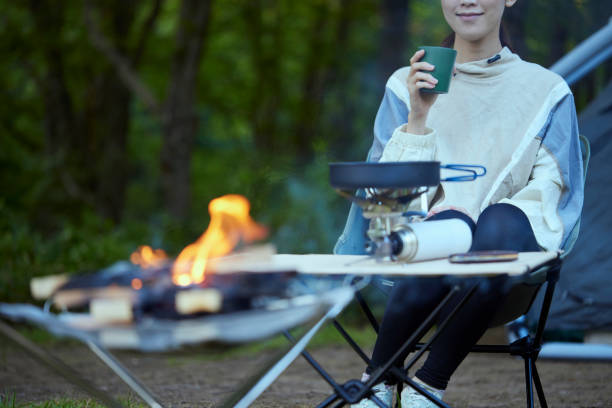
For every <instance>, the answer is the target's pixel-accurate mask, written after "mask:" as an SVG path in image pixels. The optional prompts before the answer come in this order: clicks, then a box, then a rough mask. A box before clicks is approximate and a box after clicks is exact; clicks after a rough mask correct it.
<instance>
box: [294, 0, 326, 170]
mask: <svg viewBox="0 0 612 408" xmlns="http://www.w3.org/2000/svg"><path fill="white" fill-rule="evenodd" d="M328 20H329V8H328V6H327V5H326V4H325V3H321V4H318V5H317V6H316V10H315V18H314V22H313V24H312V28H311V30H310V33H309V35H308V38H309V39H310V41H309V43H308V57H307V58H306V68H305V70H304V78H303V80H302V93H301V94H302V100H301V102H300V105H299V108H298V114H297V122H296V131H295V135H296V142H295V148H296V149H297V150H296V157H297V160H298V164H301V165H303V164H307V163H309V162H310V161H311V160H312V157H313V153H314V151H313V142H314V137H315V135H316V133H317V132H316V130H317V128H318V125H319V124H320V119H321V108H322V107H321V104H322V103H323V95H324V92H325V82H326V74H327V72H326V69H327V68H328V67H329V65H330V63H331V61H330V58H329V52H330V50H329V47H330V46H331V47H332V48H335V44H325V25H326V22H327V21H328ZM326 45H327V46H326ZM329 68H330V67H329Z"/></svg>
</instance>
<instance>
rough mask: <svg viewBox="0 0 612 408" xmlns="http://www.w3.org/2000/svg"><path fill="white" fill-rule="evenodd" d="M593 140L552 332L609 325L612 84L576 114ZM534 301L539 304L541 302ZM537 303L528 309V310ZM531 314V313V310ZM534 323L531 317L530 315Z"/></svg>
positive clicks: (554, 306) (611, 300)
mask: <svg viewBox="0 0 612 408" xmlns="http://www.w3.org/2000/svg"><path fill="white" fill-rule="evenodd" d="M579 129H580V133H581V134H583V135H585V136H586V137H587V138H588V139H589V142H590V144H591V161H590V164H589V172H588V176H587V179H586V185H585V198H584V207H583V211H582V221H581V229H580V235H579V237H578V240H577V241H576V245H575V246H574V248H573V250H572V252H571V253H570V254H569V255H568V257H567V258H566V259H565V262H564V265H563V268H562V270H561V278H560V280H559V283H558V284H557V288H556V291H555V297H554V299H553V304H552V306H551V310H550V314H549V317H548V322H547V326H546V327H547V329H552V330H598V329H605V330H610V329H612V209H611V205H612V82H611V83H610V84H609V85H608V86H607V87H606V88H605V89H604V90H603V91H601V92H600V94H599V95H598V97H597V98H596V99H595V100H594V101H593V102H592V103H591V104H590V105H589V106H588V107H587V108H586V109H585V110H584V111H583V112H581V114H580V116H579ZM541 296H542V293H540V296H539V300H538V301H536V305H535V306H538V305H539V303H540V301H541ZM534 309H536V310H537V309H538V308H537V307H535V308H532V312H534ZM530 317H531V318H533V317H534V316H533V315H532V314H531V315H530ZM530 320H531V321H533V319H530Z"/></svg>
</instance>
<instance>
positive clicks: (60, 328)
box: [0, 252, 559, 407]
mask: <svg viewBox="0 0 612 408" xmlns="http://www.w3.org/2000/svg"><path fill="white" fill-rule="evenodd" d="M558 258H559V254H558V253H557V252H538V253H521V254H519V258H518V260H516V261H513V262H503V263H483V264H451V263H449V262H448V260H446V259H441V260H434V261H427V262H415V263H406V264H401V263H393V262H379V261H377V260H376V259H374V258H372V257H369V256H352V255H275V256H274V257H273V258H272V260H271V263H272V265H271V266H272V267H277V268H279V269H293V270H296V271H297V272H298V273H299V274H301V275H304V277H305V278H306V279H305V280H304V282H310V284H311V285H313V286H317V282H319V281H324V280H325V279H324V278H323V277H324V276H326V277H329V276H330V275H332V276H333V275H342V276H346V277H348V279H344V280H342V279H340V280H339V279H335V280H334V282H339V281H340V282H342V281H343V282H344V283H343V284H341V285H336V286H332V287H327V288H326V289H325V290H320V288H318V289H317V290H312V291H311V293H310V294H303V295H301V296H297V297H295V298H294V299H290V300H288V301H287V302H286V304H284V305H282V306H279V307H277V308H276V309H272V310H264V311H262V310H259V311H248V312H242V313H234V314H229V315H211V316H206V317H202V318H199V319H190V320H182V321H161V320H155V319H145V320H143V321H140V322H138V323H137V324H134V325H130V326H122V327H91V328H89V329H88V328H87V325H83V322H79V318H80V317H79V316H73V315H70V314H59V315H56V314H52V313H49V312H48V311H46V310H43V309H41V308H38V307H36V306H32V305H23V304H6V303H0V317H3V318H5V319H10V320H13V321H26V322H29V323H32V324H35V325H37V326H39V327H41V328H43V329H45V330H47V331H49V332H51V333H53V334H55V335H57V336H63V337H70V338H74V339H77V340H79V341H82V342H83V343H84V344H86V345H87V346H88V347H89V348H90V349H91V350H92V351H93V352H94V353H95V354H96V356H98V357H99V358H100V359H101V360H102V361H103V362H104V363H105V364H106V365H107V366H108V367H110V368H111V369H112V370H113V371H114V372H115V373H116V374H117V375H118V376H119V377H120V378H121V379H122V380H123V381H124V382H125V383H126V384H127V385H128V386H129V387H130V388H131V389H132V390H133V391H134V392H136V394H137V395H139V396H140V397H141V398H142V399H143V400H144V401H145V402H146V403H147V404H148V405H149V406H151V407H161V406H162V404H161V403H160V402H159V400H158V398H156V397H155V396H154V394H153V393H152V392H151V391H150V390H148V389H147V387H146V386H145V385H144V384H142V383H141V382H140V381H139V380H138V379H137V378H136V377H135V376H134V375H132V374H131V373H130V372H129V371H128V370H127V369H126V368H125V367H124V366H123V365H122V364H121V363H120V362H119V361H117V360H116V359H115V358H114V357H113V356H112V355H111V354H110V352H109V351H108V349H112V348H130V349H137V350H142V351H163V350H169V349H174V348H177V347H180V346H181V345H184V344H196V343H205V342H207V341H225V342H233V343H238V342H246V341H253V340H257V339H261V338H265V337H268V336H270V335H272V334H276V333H281V332H282V333H284V334H285V336H287V338H288V339H289V340H290V341H291V342H292V344H291V346H290V347H288V349H287V350H286V352H285V353H284V354H283V355H281V356H280V357H279V358H274V359H273V360H271V361H269V363H268V364H266V366H265V367H264V368H263V369H262V370H261V371H260V372H258V373H257V374H256V375H255V376H253V377H252V378H251V379H249V380H248V381H246V382H245V384H243V385H242V386H241V387H239V389H238V390H237V391H236V392H235V393H234V395H232V396H230V397H229V398H228V399H227V400H226V401H225V402H224V403H223V404H222V406H227V407H231V406H233V407H247V406H249V405H250V404H251V403H252V402H253V401H254V400H255V399H256V398H257V397H258V396H259V395H261V393H263V391H264V390H265V389H266V388H267V387H268V386H269V385H270V384H272V383H273V382H274V381H275V380H276V378H278V376H279V375H280V374H281V373H282V372H283V371H284V370H285V369H286V368H287V367H288V366H289V365H290V364H291V363H292V362H293V361H294V360H295V359H296V358H297V357H298V356H299V355H300V354H301V355H302V356H304V357H305V358H306V359H307V360H308V362H309V363H310V364H311V365H312V366H313V367H314V368H315V370H316V371H317V372H318V373H319V374H320V375H321V376H322V377H323V378H324V379H325V381H326V382H327V383H329V385H330V386H331V387H332V390H333V393H332V395H331V396H330V397H328V398H327V399H325V400H324V401H323V402H322V403H321V404H320V405H319V406H321V407H327V406H332V405H333V406H342V405H344V404H347V403H354V402H357V401H359V400H360V399H361V398H363V397H370V398H372V399H373V400H374V401H375V402H376V403H377V404H378V405H379V406H381V407H384V406H385V405H384V404H383V403H382V402H381V401H379V400H377V399H376V398H375V397H374V396H373V394H372V391H371V388H372V387H373V386H374V385H375V384H377V383H378V382H380V379H381V378H382V376H383V375H384V374H385V373H386V372H387V371H389V370H391V372H393V373H394V374H395V375H397V376H399V377H400V378H402V379H403V380H404V381H406V382H407V383H408V384H409V385H410V386H412V387H414V388H416V389H417V390H419V392H422V393H424V395H425V394H427V395H429V394H428V393H426V392H425V391H423V390H422V389H421V388H420V387H418V385H416V384H415V383H414V382H412V381H411V380H410V379H409V378H407V377H406V375H405V373H402V372H401V370H398V369H397V368H394V367H393V364H392V363H393V361H394V360H395V359H396V357H394V358H392V359H391V360H390V361H389V362H388V363H387V364H386V365H385V366H384V367H382V369H380V370H378V371H376V372H375V373H373V375H372V377H371V378H370V380H369V381H368V382H366V383H362V382H361V381H358V380H350V381H347V382H346V383H344V384H339V383H337V382H336V381H335V380H334V379H333V378H332V377H331V376H330V375H329V374H328V373H327V372H326V371H325V370H324V369H323V367H322V366H321V365H320V364H318V363H317V362H316V361H315V360H314V358H313V357H312V356H311V355H310V354H308V352H306V351H305V348H306V346H307V345H308V343H309V342H310V340H311V339H312V338H313V337H314V336H315V335H316V333H317V332H318V331H319V330H320V329H321V327H323V326H324V325H325V324H326V323H327V322H328V321H331V320H333V321H334V324H335V325H336V327H337V328H338V329H339V330H340V332H341V334H342V335H343V336H344V337H345V338H346V339H347V341H349V344H351V346H352V347H353V348H354V349H355V351H357V352H358V353H359V355H360V357H361V358H362V359H364V361H365V362H366V363H368V362H369V360H368V357H367V356H366V355H365V354H364V353H363V351H361V349H360V348H359V347H358V346H357V345H356V344H355V343H354V342H353V340H352V339H351V338H350V336H349V335H348V334H347V333H346V332H345V331H344V329H342V327H341V326H340V325H339V324H338V323H337V322H336V321H335V318H336V316H338V315H339V314H340V312H341V311H342V310H343V309H344V308H345V307H346V306H347V305H348V304H349V303H350V302H351V301H352V300H353V298H354V295H355V293H356V291H357V290H358V289H360V288H361V287H363V286H364V285H365V284H367V283H368V282H369V279H370V278H372V277H373V276H384V277H444V278H445V279H452V281H453V283H454V285H453V286H452V288H451V289H450V291H449V293H448V295H447V296H446V297H445V298H444V300H443V301H442V302H441V303H440V305H439V306H438V307H437V308H436V310H434V312H432V314H431V315H430V316H429V317H428V318H427V319H426V320H425V321H424V322H423V324H422V325H421V327H420V328H419V329H418V330H417V332H415V333H414V335H413V336H412V337H411V339H409V341H408V342H407V343H406V344H405V345H404V348H403V349H405V348H408V347H413V346H414V344H416V342H417V341H418V340H419V339H420V338H421V337H422V336H423V335H424V334H425V333H426V332H427V331H428V330H429V329H430V328H431V327H432V326H433V325H434V324H435V316H436V314H437V311H439V310H440V309H441V308H442V307H443V306H444V305H445V304H446V303H447V302H448V301H449V300H450V299H451V297H452V296H453V295H455V294H456V292H458V291H459V290H460V287H461V286H462V285H463V283H468V282H470V283H473V280H472V279H486V278H488V277H492V276H499V275H508V276H512V277H516V279H519V280H521V279H522V280H528V279H529V276H530V274H531V273H533V272H534V271H536V270H540V271H541V270H542V269H546V268H548V267H552V266H553V265H556V264H557V263H558ZM254 273H257V272H254ZM475 290H476V285H473V287H472V289H471V290H470V291H469V292H468V294H467V295H466V296H465V298H464V299H463V300H462V301H461V302H460V303H459V305H458V306H457V308H456V309H455V310H454V312H456V310H457V309H458V308H459V307H461V305H462V304H463V303H464V302H465V301H466V300H467V299H468V298H469V297H470V296H471V295H472V294H473V293H474V291H475ZM454 312H453V313H452V314H451V315H450V316H449V317H448V319H447V320H446V321H448V320H450V319H452V316H453V314H454ZM446 321H445V322H443V323H442V324H440V326H439V327H438V331H437V332H436V334H434V335H433V338H435V337H436V336H437V333H439V331H440V330H442V329H443V328H444V326H445V324H446ZM304 325H308V326H307V327H308V328H307V330H306V331H305V333H304V334H303V335H302V336H301V337H300V338H299V339H297V340H296V339H294V338H293V337H292V336H291V334H290V333H289V330H290V329H291V328H293V327H297V326H304ZM0 335H4V336H5V337H7V338H8V339H9V340H11V341H12V342H14V343H15V344H17V345H19V346H20V347H22V348H23V349H25V350H26V351H27V352H28V354H29V355H30V356H32V357H34V358H35V359H37V360H38V361H40V362H42V363H43V364H45V365H46V366H48V367H49V368H51V369H53V370H54V371H55V372H56V373H58V374H60V375H62V376H63V377H65V378H66V379H67V380H69V381H70V382H72V383H73V384H75V385H77V386H79V387H80V388H81V389H83V390H84V391H86V392H88V393H89V394H91V395H92V396H94V397H95V398H97V399H99V400H101V401H102V402H103V403H104V404H105V405H107V406H111V407H119V406H121V405H120V404H119V403H118V402H117V401H116V400H115V399H114V398H113V397H112V396H110V395H109V394H108V393H106V392H104V391H101V390H100V389H98V388H96V387H95V386H93V385H92V384H91V383H89V382H87V381H86V380H84V379H83V378H82V376H80V375H79V374H78V373H77V372H75V371H74V370H72V369H71V368H70V367H68V366H67V365H66V364H65V363H63V362H62V361H59V360H58V359H56V358H55V357H53V356H52V355H49V353H47V352H46V351H44V350H42V349H41V348H40V347H38V346H36V345H35V344H33V343H32V342H30V341H28V340H27V339H25V338H24V337H23V336H21V335H20V334H19V333H18V332H16V331H15V330H14V329H12V328H11V327H10V326H8V325H6V324H4V323H3V322H2V321H0ZM433 338H432V340H433ZM425 349H426V348H423V349H422V350H421V351H420V352H419V353H422V352H424V351H425ZM399 352H401V350H400V351H398V353H399ZM398 355H399V354H398ZM418 356H420V354H419V355H418ZM418 356H417V358H418ZM415 361H416V360H415ZM428 398H430V399H431V398H433V399H432V400H434V399H435V397H432V396H431V395H429V397H428ZM434 402H435V403H436V404H437V405H439V406H443V407H446V406H447V405H446V404H444V403H443V402H441V401H439V400H435V401H434Z"/></svg>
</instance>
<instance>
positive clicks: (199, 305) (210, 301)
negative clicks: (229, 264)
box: [175, 288, 223, 315]
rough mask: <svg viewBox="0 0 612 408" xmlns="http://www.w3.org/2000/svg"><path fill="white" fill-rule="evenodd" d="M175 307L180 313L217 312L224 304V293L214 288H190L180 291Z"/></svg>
mask: <svg viewBox="0 0 612 408" xmlns="http://www.w3.org/2000/svg"><path fill="white" fill-rule="evenodd" d="M175 302H176V303H175V308H176V311H177V312H178V313H179V314H182V315H186V314H194V313H199V312H208V313H217V312H219V311H220V310H221V306H222V304H223V295H222V294H221V292H220V291H219V290H217V289H214V288H203V289H188V290H182V291H179V292H178V293H177V294H176V298H175Z"/></svg>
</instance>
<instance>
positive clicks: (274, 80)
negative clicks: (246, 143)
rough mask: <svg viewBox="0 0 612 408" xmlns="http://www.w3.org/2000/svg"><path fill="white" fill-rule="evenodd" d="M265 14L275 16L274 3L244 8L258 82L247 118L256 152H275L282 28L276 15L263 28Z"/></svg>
mask: <svg viewBox="0 0 612 408" xmlns="http://www.w3.org/2000/svg"><path fill="white" fill-rule="evenodd" d="M275 8H276V10H275ZM265 12H267V13H275V12H276V13H278V9H277V6H276V2H275V1H272V2H268V1H265V2H262V0H249V1H248V2H247V4H246V5H245V9H244V14H245V21H246V25H247V32H248V41H249V42H250V51H251V59H252V63H253V67H254V69H255V78H256V81H257V82H256V83H255V88H254V92H253V94H252V95H251V108H250V116H251V123H252V128H253V140H254V142H255V147H256V148H257V151H258V152H260V153H261V152H267V153H274V152H276V151H277V148H278V147H279V143H278V140H277V137H276V136H277V119H276V113H277V110H278V106H279V104H280V93H281V89H282V77H281V71H280V60H279V56H280V55H282V51H281V50H282V43H281V40H282V32H281V30H282V25H281V21H280V17H279V16H278V14H277V15H276V21H274V23H275V24H274V27H273V28H270V27H268V26H266V25H265V24H264V21H263V18H262V14H263V13H265Z"/></svg>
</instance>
